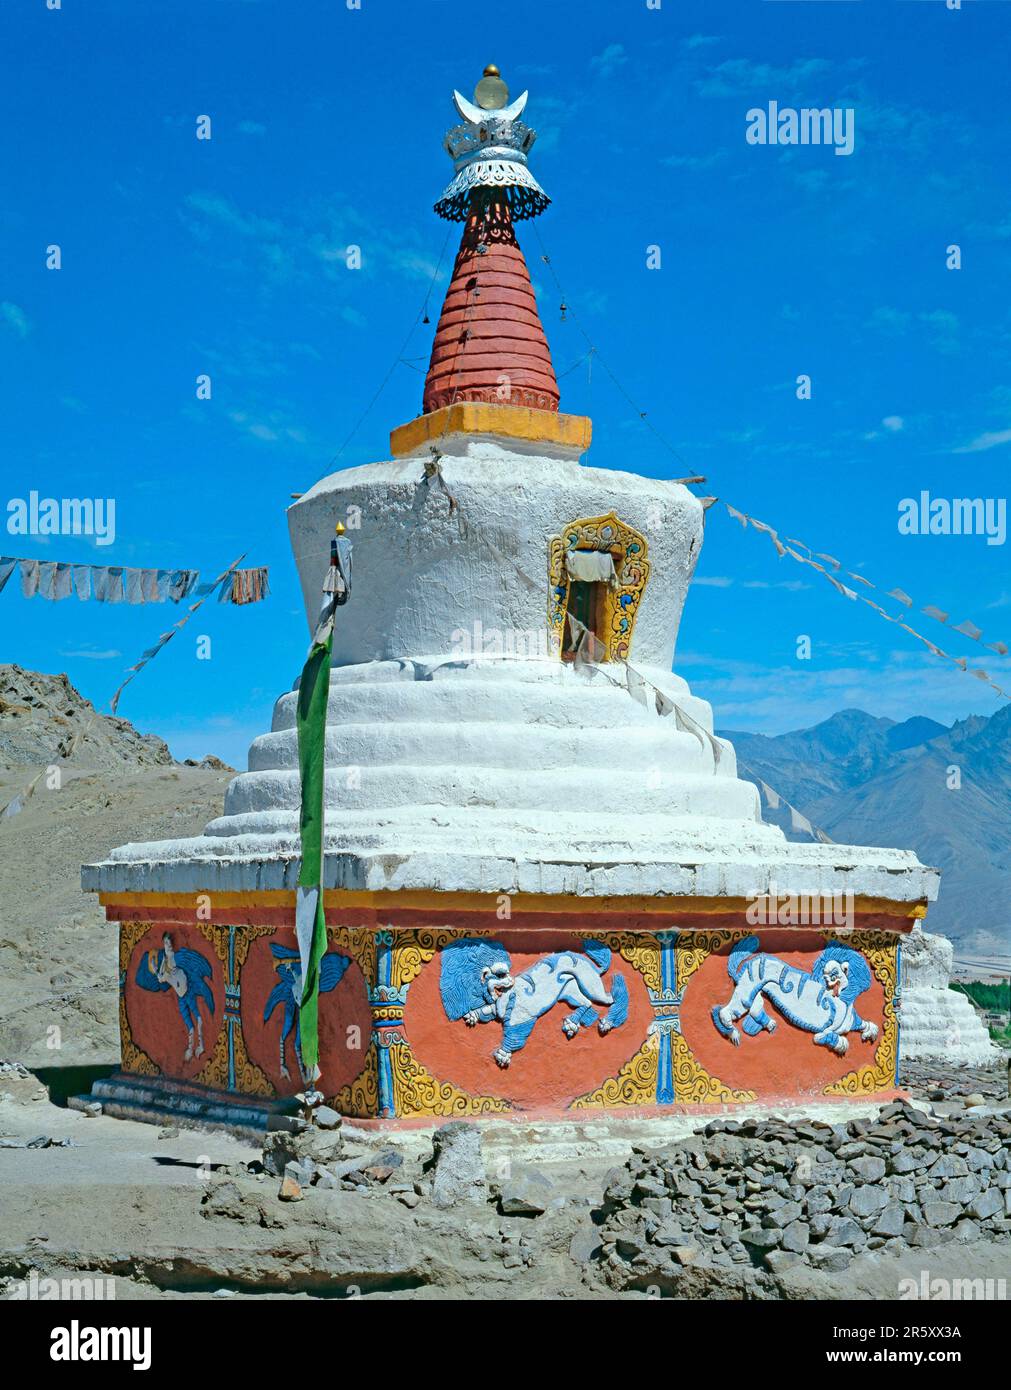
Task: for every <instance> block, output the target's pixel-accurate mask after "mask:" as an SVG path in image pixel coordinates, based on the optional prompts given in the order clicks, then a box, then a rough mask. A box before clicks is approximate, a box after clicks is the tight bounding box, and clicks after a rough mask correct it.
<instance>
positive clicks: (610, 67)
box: [590, 43, 628, 77]
mask: <svg viewBox="0 0 1011 1390" xmlns="http://www.w3.org/2000/svg"><path fill="white" fill-rule="evenodd" d="M627 62H628V54H627V53H626V52H625V45H624V44H623V43H609V44H608V45H607V47H606V48H605V49H604V51H603V53H598V54H597V55H596V57H595V58H591V59H590V67H591V68H592V69H593V70H594V72H598V73H599V74H600V76H601V77H613V76H614V74H615V73H616V72H617V71H618V69H619V68H621V67H624V65H625V64H626V63H627Z"/></svg>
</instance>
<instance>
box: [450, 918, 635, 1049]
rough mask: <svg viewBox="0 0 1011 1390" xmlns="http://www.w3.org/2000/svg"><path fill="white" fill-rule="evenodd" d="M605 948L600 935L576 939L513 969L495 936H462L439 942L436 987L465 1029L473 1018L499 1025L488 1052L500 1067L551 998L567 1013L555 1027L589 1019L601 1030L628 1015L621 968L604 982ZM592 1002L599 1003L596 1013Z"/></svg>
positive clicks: (582, 1024)
mask: <svg viewBox="0 0 1011 1390" xmlns="http://www.w3.org/2000/svg"><path fill="white" fill-rule="evenodd" d="M610 965H611V950H610V947H609V946H605V945H604V943H603V942H602V941H592V940H591V941H584V942H583V949H582V951H555V952H554V953H553V954H552V955H550V956H544V957H543V958H542V959H541V960H539V961H536V962H535V963H534V964H533V965H531V966H530V967H529V969H527V970H524V971H523V973H522V974H521V975H516V976H514V975H513V973H512V962H511V961H510V959H509V952H508V951H507V950H506V948H505V947H504V946H503V945H502V943H501V942H499V941H479V940H473V939H470V938H465V939H464V940H462V941H454V942H452V943H451V944H450V945H448V946H446V947H444V948H443V951H442V973H441V976H440V983H439V989H440V993H441V995H442V1007H443V1009H444V1010H445V1012H446V1017H447V1018H449V1019H452V1020H453V1021H455V1020H456V1019H459V1018H462V1019H463V1021H464V1023H466V1025H467V1027H468V1028H473V1027H475V1026H476V1025H477V1024H479V1023H492V1022H494V1021H497V1022H499V1023H501V1024H502V1042H501V1045H500V1046H499V1047H497V1048H496V1049H495V1051H494V1052H493V1053H492V1056H493V1057H494V1059H495V1061H496V1062H497V1063H498V1064H499V1066H500V1067H507V1066H508V1065H509V1063H510V1061H511V1060H512V1057H513V1053H515V1052H519V1051H520V1050H521V1049H522V1048H523V1047H525V1046H526V1042H527V1039H528V1038H529V1037H530V1034H531V1033H532V1032H533V1030H534V1026H535V1024H536V1023H537V1020H538V1019H539V1018H542V1017H543V1016H544V1014H546V1013H547V1012H548V1011H549V1010H550V1009H553V1008H554V1006H555V1005H556V1004H559V1003H564V1004H568V1005H569V1006H570V1007H571V1009H572V1012H571V1013H569V1014H566V1016H565V1018H563V1019H562V1032H563V1033H564V1034H565V1036H566V1037H567V1038H574V1037H575V1036H576V1034H577V1033H578V1032H579V1030H580V1029H581V1028H589V1027H590V1026H591V1025H592V1024H593V1023H596V1024H597V1031H598V1032H599V1033H600V1034H601V1035H602V1036H603V1035H604V1034H605V1033H609V1032H610V1031H611V1029H612V1028H620V1027H621V1025H622V1024H623V1023H624V1022H625V1020H626V1019H627V1018H628V987H627V985H626V984H625V979H624V976H623V975H618V974H616V975H614V976H613V977H612V980H611V988H610V990H608V988H607V986H606V985H605V984H604V975H605V974H606V973H607V971H608V970H609V969H610ZM597 1006H599V1007H601V1008H604V1009H606V1013H605V1014H604V1016H603V1018H600V1017H599V1016H598V1013H597Z"/></svg>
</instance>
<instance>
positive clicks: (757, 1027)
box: [712, 936, 880, 1057]
mask: <svg viewBox="0 0 1011 1390" xmlns="http://www.w3.org/2000/svg"><path fill="white" fill-rule="evenodd" d="M758 945H759V941H758V937H757V936H748V937H745V939H744V940H743V941H739V942H738V943H737V945H736V946H735V947H734V948H733V950H732V951H731V952H730V956H729V959H728V961H727V974H728V975H729V976H730V978H731V979H732V980H733V981H734V992H733V994H731V996H730V998H729V999H728V1000H727V1002H726V1004H724V1006H723V1007H722V1008H720V1007H719V1005H717V1006H715V1007H714V1008H713V1011H712V1019H713V1024H714V1026H715V1027H716V1030H717V1032H719V1033H722V1034H723V1036H724V1037H725V1038H729V1040H730V1041H731V1042H732V1043H733V1044H734V1046H735V1047H738V1046H739V1045H740V1041H741V1035H740V1033H739V1032H738V1031H737V1029H736V1028H735V1027H734V1024H735V1023H736V1022H737V1021H738V1019H742V1018H743V1020H744V1022H743V1023H742V1024H741V1027H742V1028H743V1029H744V1031H745V1033H746V1034H747V1035H748V1037H752V1038H753V1037H756V1036H757V1035H758V1034H759V1033H762V1032H767V1033H774V1032H775V1031H776V1020H775V1019H774V1018H771V1017H770V1016H769V1014H768V1012H767V1011H766V1008H765V1005H766V1003H769V1004H772V1005H773V1007H774V1008H775V1009H776V1012H777V1013H779V1014H782V1016H783V1017H784V1018H785V1019H786V1021H787V1022H788V1023H792V1024H794V1026H795V1027H797V1028H803V1029H804V1030H805V1031H806V1032H808V1033H813V1034H814V1037H813V1038H812V1042H815V1043H817V1044H818V1045H819V1046H820V1047H829V1048H831V1049H832V1051H833V1052H835V1053H837V1054H838V1055H839V1056H840V1057H842V1056H843V1055H844V1054H845V1053H846V1052H847V1051H848V1050H849V1039H848V1038H847V1037H846V1034H847V1033H853V1032H857V1031H859V1033H860V1036H861V1038H862V1039H863V1041H864V1042H866V1043H872V1042H876V1041H877V1037H878V1033H879V1031H880V1030H879V1028H878V1025H877V1024H876V1023H869V1022H867V1021H866V1020H865V1019H862V1018H861V1017H860V1015H859V1014H858V1013H857V1011H856V1009H855V1007H854V1004H855V1001H856V1000H857V999H858V998H859V997H860V995H861V994H863V993H864V991H865V990H867V989H869V988H870V986H871V968H870V966H869V965H868V964H867V962H866V960H864V958H863V956H862V955H861V954H860V952H859V951H854V950H853V949H852V947H850V946H844V945H843V944H842V942H840V941H830V942H829V944H828V945H827V946H826V947H825V949H824V950H823V951H822V952H820V954H819V955H818V957H817V958H816V960H815V961H814V963H813V964H812V966H811V969H810V971H807V970H799V969H798V968H797V966H795V965H789V964H787V962H786V961H783V960H780V959H779V957H778V956H770V955H768V954H767V953H766V952H765V951H759V950H758Z"/></svg>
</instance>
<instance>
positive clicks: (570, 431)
mask: <svg viewBox="0 0 1011 1390" xmlns="http://www.w3.org/2000/svg"><path fill="white" fill-rule="evenodd" d="M447 434H497V435H500V436H502V437H504V438H506V439H521V440H524V441H525V442H527V443H530V444H539V443H544V444H560V445H562V446H563V447H564V448H566V449H578V450H579V452H580V453H585V452H586V450H587V449H588V448H589V447H590V440H591V438H592V435H593V422H592V421H591V420H590V418H589V416H587V415H559V414H558V412H557V411H554V410H531V409H529V408H528V407H527V406H519V405H491V404H488V403H486V402H483V401H457V402H456V404H455V405H446V406H443V407H442V409H441V410H433V411H432V412H431V413H430V414H428V415H419V416H418V417H417V419H415V420H409V421H408V422H407V424H406V425H398V426H397V428H396V429H395V430H391V431H390V452H391V454H392V455H393V457H394V458H404V457H405V456H406V455H408V454H414V453H417V451H418V450H419V449H423V448H424V446H425V445H426V444H434V443H435V442H436V441H437V440H439V439H441V438H443V437H444V436H445V435H447Z"/></svg>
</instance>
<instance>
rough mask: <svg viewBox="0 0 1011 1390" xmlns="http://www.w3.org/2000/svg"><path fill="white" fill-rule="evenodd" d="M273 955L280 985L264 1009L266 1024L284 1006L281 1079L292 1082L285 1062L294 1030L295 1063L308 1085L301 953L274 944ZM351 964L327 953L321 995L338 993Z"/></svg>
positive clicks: (345, 958) (322, 966)
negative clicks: (301, 1012) (301, 1007)
mask: <svg viewBox="0 0 1011 1390" xmlns="http://www.w3.org/2000/svg"><path fill="white" fill-rule="evenodd" d="M270 952H271V955H272V956H273V957H274V969H275V970H276V971H277V976H278V978H277V984H276V985H275V986H274V988H273V989H272V990H271V991H270V994H269V995H268V996H267V1002H266V1004H265V1005H264V1007H263V1021H264V1023H268V1022H269V1021H270V1017H271V1015H272V1014H273V1012H274V1010H275V1009H276V1008H277V1006H278V1005H279V1004H281V1005H283V1006H284V1018H283V1022H282V1024H281V1041H280V1044H279V1056H280V1063H281V1075H282V1076H283V1077H284V1079H285V1081H290V1080H291V1073H290V1072H289V1070H288V1066H287V1062H286V1060H285V1047H286V1045H287V1042H288V1038H289V1036H290V1034H291V1031H292V1029H293V1028H294V1030H295V1061H296V1062H297V1063H298V1069H299V1072H300V1073H301V1075H302V1080H303V1081H304V1082H306V1083H308V1081H309V1077H308V1076H307V1075H306V1071H305V1067H304V1065H303V1063H302V1025H301V1022H300V1020H299V1012H298V1006H299V1002H300V1000H301V998H302V962H301V960H300V958H299V954H298V952H297V951H293V950H292V949H291V947H289V946H279V945H277V943H276V942H275V943H272V944H271V947H270ZM350 964H351V962H350V960H349V958H348V957H347V956H341V955H338V954H337V952H336V951H328V952H327V953H326V955H325V956H324V957H323V959H322V960H321V961H320V964H319V992H320V994H329V993H330V991H331V990H332V989H336V988H337V986H338V985H339V984H340V982H341V980H342V979H343V977H344V972H345V970H347V968H348V966H349V965H350Z"/></svg>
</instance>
